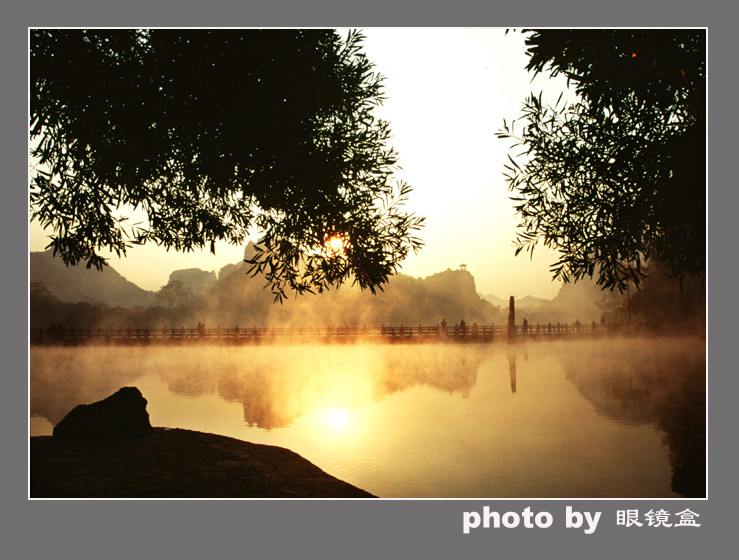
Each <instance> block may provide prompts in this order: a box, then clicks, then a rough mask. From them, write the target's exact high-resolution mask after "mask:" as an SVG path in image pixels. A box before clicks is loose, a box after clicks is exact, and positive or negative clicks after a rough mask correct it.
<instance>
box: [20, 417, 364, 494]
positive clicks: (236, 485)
mask: <svg viewBox="0 0 739 560" xmlns="http://www.w3.org/2000/svg"><path fill="white" fill-rule="evenodd" d="M30 497H31V498H108V499H112V498H372V497H375V496H373V495H372V494H370V493H368V492H365V491H364V490H361V489H360V488H357V487H355V486H352V485H351V484H348V483H346V482H343V481H341V480H339V479H337V478H335V477H333V476H331V475H329V474H328V473H326V472H324V471H322V470H321V469H319V468H318V467H317V466H315V465H314V464H313V463H311V462H310V461H308V460H306V459H304V458H303V457H301V456H300V455H298V454H297V453H294V452H292V451H290V450H288V449H284V448H282V447H275V446H271V445H260V444H255V443H249V442H246V441H241V440H237V439H234V438H229V437H225V436H220V435H215V434H208V433H203V432H196V431H192V430H183V429H173V428H151V431H150V433H148V434H147V435H145V436H143V437H138V438H135V439H131V440H128V441H122V442H117V443H108V444H95V445H91V444H87V445H84V444H73V443H70V442H65V441H60V440H59V438H55V437H52V436H38V437H32V438H30Z"/></svg>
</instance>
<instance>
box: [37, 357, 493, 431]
mask: <svg viewBox="0 0 739 560" xmlns="http://www.w3.org/2000/svg"><path fill="white" fill-rule="evenodd" d="M137 350H138V352H137V351H132V350H130V349H129V350H126V351H122V350H120V349H115V348H111V349H103V350H99V349H98V350H95V349H89V348H79V349H65V348H49V349H33V350H32V356H31V371H32V375H31V414H34V415H41V416H44V417H46V418H48V419H49V421H50V422H51V423H52V424H56V423H58V422H59V421H60V420H61V419H62V418H63V417H64V415H65V414H66V413H67V412H69V410H71V409H72V408H73V407H74V406H76V405H77V404H80V403H89V402H94V401H95V400H99V399H101V398H104V397H106V396H107V395H109V394H111V393H113V392H115V391H116V390H117V389H118V388H119V387H120V386H121V384H135V382H136V380H137V378H138V377H139V376H140V375H141V374H142V373H144V372H146V374H147V375H151V374H155V375H157V376H158V377H159V378H160V379H161V380H163V381H164V382H166V384H167V386H168V388H169V391H170V392H172V393H174V394H176V395H183V396H188V397H193V398H197V397H200V396H203V395H208V394H214V393H215V394H217V395H218V396H220V397H221V398H222V399H224V400H226V401H229V402H237V403H240V404H241V406H242V407H243V411H244V421H245V423H246V424H247V425H248V426H255V427H258V428H263V429H266V430H272V429H276V428H284V427H287V426H289V425H291V424H292V423H293V422H294V421H295V420H296V419H297V418H300V417H302V416H304V415H305V414H307V413H308V412H310V411H312V410H317V409H330V410H333V411H339V410H343V411H347V410H352V409H356V408H357V407H359V406H361V405H362V404H363V403H365V402H366V401H372V400H374V401H377V400H381V399H383V398H385V397H386V396H388V395H391V394H393V393H398V392H402V391H405V390H407V389H409V388H411V387H415V386H425V387H431V388H433V389H436V390H439V391H443V392H445V393H448V394H453V393H459V394H461V395H462V397H463V398H466V397H468V396H469V393H470V391H471V390H472V388H473V387H474V386H475V384H476V381H477V370H478V368H479V366H480V363H481V361H482V359H483V357H484V356H487V355H488V354H487V353H485V352H481V351H473V352H469V351H467V350H465V349H461V348H454V347H452V348H449V347H429V348H427V349H426V351H424V352H423V353H420V354H419V353H417V352H415V353H409V352H407V350H405V349H403V348H400V347H389V348H388V347H383V348H382V351H379V349H378V348H377V347H373V346H348V347H338V348H336V347H333V348H331V351H330V352H329V351H326V349H324V348H320V347H300V348H298V349H293V350H286V349H285V348H280V347H270V348H262V349H259V350H258V351H257V350H255V349H252V348H245V349H236V350H234V349H219V348H212V349H202V348H182V349H167V348H161V349H146V348H143V349H137ZM296 350H297V351H296ZM136 357H137V359H136ZM61 380H63V381H62V383H61V385H62V386H63V388H62V390H60V387H59V385H60V383H59V381H61ZM334 414H335V415H336V417H335V418H334V420H333V421H332V422H330V424H331V425H332V426H336V425H338V424H339V423H340V422H339V419H338V412H334Z"/></svg>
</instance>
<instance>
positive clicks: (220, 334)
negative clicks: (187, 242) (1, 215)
mask: <svg viewBox="0 0 739 560" xmlns="http://www.w3.org/2000/svg"><path fill="white" fill-rule="evenodd" d="M619 329H620V325H618V324H612V325H606V324H602V323H600V324H599V323H595V322H593V323H589V324H587V323H583V324H581V323H579V322H575V323H546V324H539V323H536V324H533V325H529V324H526V323H524V324H523V325H515V330H516V333H515V338H516V339H517V340H519V341H522V340H542V339H547V340H550V339H552V338H559V337H572V336H584V337H589V336H600V335H604V334H608V333H613V332H615V331H617V330H619ZM508 339H509V327H508V325H496V324H489V325H478V324H477V323H473V324H472V325H468V324H459V325H445V326H442V325H435V326H422V325H418V326H404V325H400V326H397V327H386V326H384V325H383V326H380V327H367V326H363V327H350V326H343V327H332V326H326V327H305V328H297V327H256V326H254V327H248V328H240V327H233V328H221V327H216V328H207V329H206V328H204V327H202V326H201V327H200V328H188V329H186V328H184V327H180V328H174V329H173V328H166V327H163V328H158V329H155V328H149V327H144V328H130V327H129V328H124V329H113V328H107V329H99V328H98V329H93V328H86V329H84V328H83V329H78V328H64V327H63V326H58V327H50V328H45V329H44V328H37V329H31V330H30V342H31V344H49V345H54V344H63V345H77V344H88V343H89V344H142V343H147V344H177V343H186V344H197V343H208V344H255V343H269V342H295V343H301V342H304V343H308V342H312V343H340V342H350V341H351V342H354V341H357V342H360V341H361V342H377V343H387V342H408V343H410V342H494V341H508Z"/></svg>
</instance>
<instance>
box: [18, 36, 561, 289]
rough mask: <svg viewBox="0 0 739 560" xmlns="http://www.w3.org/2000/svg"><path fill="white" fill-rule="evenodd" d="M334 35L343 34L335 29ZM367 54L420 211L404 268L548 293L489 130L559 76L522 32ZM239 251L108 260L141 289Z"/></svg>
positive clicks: (387, 47) (217, 264) (412, 40)
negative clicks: (535, 64) (545, 69)
mask: <svg viewBox="0 0 739 560" xmlns="http://www.w3.org/2000/svg"><path fill="white" fill-rule="evenodd" d="M342 34H344V32H343V31H342ZM364 34H365V35H366V37H367V38H366V41H365V42H364V51H365V52H366V54H367V56H368V57H369V59H370V60H371V61H372V62H374V63H375V65H376V68H375V69H376V70H377V71H379V72H380V73H381V74H383V75H384V76H385V77H386V80H385V82H384V85H385V96H386V97H387V98H388V99H387V101H386V102H385V104H384V106H382V107H381V108H380V109H379V111H378V113H377V114H378V115H379V116H380V117H382V118H384V119H385V120H388V121H390V125H391V129H392V131H393V137H392V139H391V145H392V146H393V147H394V148H395V149H396V151H397V152H398V153H399V156H400V159H399V163H400V165H401V167H402V168H403V169H402V171H400V172H399V173H398V175H397V178H398V179H400V180H403V181H406V182H407V183H409V184H410V185H412V186H413V188H414V191H413V193H412V194H411V199H410V201H409V203H408V208H409V209H410V210H411V211H414V212H416V213H418V214H420V215H423V216H426V227H425V228H424V230H423V231H422V232H421V234H420V237H421V238H422V239H423V240H424V241H425V243H426V245H425V247H424V248H423V249H422V251H421V252H420V253H419V254H417V255H411V256H410V257H409V258H408V259H407V260H406V261H405V262H404V263H403V269H402V272H404V273H405V274H409V275H411V276H416V277H425V276H428V275H430V274H433V273H435V272H439V271H442V270H446V269H447V268H452V269H455V268H458V267H459V265H460V264H462V263H464V264H466V265H467V269H468V270H469V271H470V272H471V273H472V274H473V275H474V277H475V279H476V282H477V289H478V291H479V292H481V293H484V294H490V293H492V294H495V295H497V296H499V297H507V296H509V295H515V296H518V297H523V296H525V295H534V296H538V297H546V298H551V297H553V296H554V295H556V293H557V291H558V290H559V284H558V283H553V282H552V281H551V274H550V273H549V265H550V264H552V263H553V262H554V261H555V260H556V256H555V254H554V253H552V252H551V251H549V250H547V249H545V248H544V247H537V249H536V251H535V253H534V259H533V262H532V261H531V260H530V259H529V257H528V255H527V254H523V253H522V254H521V255H519V256H518V257H516V258H514V256H513V254H514V247H513V244H512V240H513V238H514V237H515V233H516V224H517V220H516V217H515V215H514V213H513V204H512V202H511V201H510V200H509V198H508V197H509V195H510V193H509V192H508V188H507V183H506V182H505V181H504V179H503V171H504V168H503V166H504V164H505V162H506V161H507V157H506V154H507V151H508V148H509V145H510V144H509V143H508V142H507V141H504V140H498V139H497V138H496V136H495V132H496V131H498V130H499V129H500V128H501V127H502V124H503V119H506V120H507V121H510V120H511V119H513V118H515V117H517V116H518V115H519V114H520V109H521V106H522V103H523V100H524V98H525V97H526V95H527V94H528V93H530V92H531V91H534V92H537V93H538V92H539V91H541V90H544V92H545V97H546V98H549V99H550V100H555V99H556V98H557V96H558V95H559V93H560V92H561V91H562V88H563V87H564V86H565V84H564V81H563V80H550V79H549V78H548V77H546V76H539V77H538V78H537V79H536V80H535V81H534V82H532V81H531V78H532V76H531V75H530V74H529V73H527V72H526V71H525V69H524V67H525V65H526V62H527V57H526V55H525V54H524V43H523V37H522V36H521V34H519V33H509V34H508V35H505V31H504V30H503V29H491V28H488V29H484V28H478V29H469V28H466V29H461V28H460V29H452V28H450V29H446V28H436V29H423V28H387V29H365V30H364ZM47 243H48V240H47V238H46V237H45V234H44V232H43V231H42V230H41V229H40V228H39V227H38V225H37V224H35V223H34V224H32V225H31V228H30V250H31V251H42V250H44V247H45V246H46V245H47ZM242 257H243V247H234V246H230V245H227V244H225V243H222V244H218V245H217V246H216V255H215V256H213V255H211V254H210V253H209V252H208V251H207V250H204V251H202V252H201V251H197V252H191V253H175V252H167V251H165V250H164V249H161V248H158V247H156V246H145V247H135V248H133V249H131V250H129V252H128V256H127V257H126V258H125V259H118V258H116V257H115V256H112V257H111V259H110V261H109V262H110V264H111V265H112V266H113V267H114V268H115V269H116V270H117V271H118V272H120V273H121V274H123V275H124V276H125V277H126V278H127V279H129V280H131V281H132V282H135V283H136V284H138V285H139V286H141V287H142V288H145V289H149V290H157V289H159V288H160V287H161V286H163V285H164V284H166V283H167V280H168V277H169V273H170V272H172V271H173V270H176V269H181V268H202V269H204V270H216V271H217V270H218V269H220V268H221V267H222V266H224V265H226V264H231V263H235V262H239V261H241V259H242Z"/></svg>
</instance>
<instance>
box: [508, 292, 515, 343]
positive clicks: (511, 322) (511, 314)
mask: <svg viewBox="0 0 739 560" xmlns="http://www.w3.org/2000/svg"><path fill="white" fill-rule="evenodd" d="M515 342H516V302H515V300H514V298H513V296H511V297H510V298H509V300H508V344H514V343H515Z"/></svg>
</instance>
